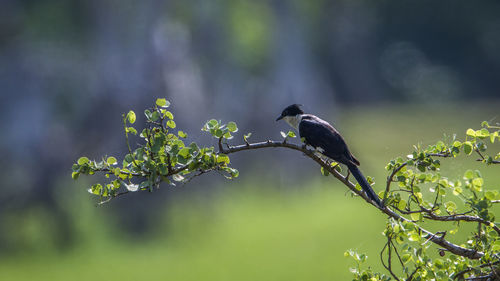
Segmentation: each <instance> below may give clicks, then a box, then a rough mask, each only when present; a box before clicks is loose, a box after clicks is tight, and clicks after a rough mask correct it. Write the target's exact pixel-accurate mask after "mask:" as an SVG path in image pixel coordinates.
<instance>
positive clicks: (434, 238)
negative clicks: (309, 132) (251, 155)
mask: <svg viewBox="0 0 500 281" xmlns="http://www.w3.org/2000/svg"><path fill="white" fill-rule="evenodd" d="M273 147H274V148H276V147H283V148H289V149H293V150H297V151H300V152H302V153H304V155H306V156H307V157H309V158H311V159H312V160H314V161H315V162H316V163H318V164H319V165H320V166H321V167H323V169H325V170H327V171H328V172H329V173H330V174H332V175H333V176H334V177H335V178H337V179H338V180H339V181H340V182H342V183H343V184H344V185H345V186H347V188H349V189H350V190H351V191H352V192H354V193H356V194H357V195H359V196H360V197H361V198H363V199H364V200H365V201H366V202H368V203H369V204H372V205H373V206H375V207H376V208H377V209H379V208H378V206H376V205H375V204H374V203H373V202H372V201H371V200H370V199H369V198H368V197H367V196H366V195H365V193H364V192H363V191H361V190H358V189H357V188H356V185H355V184H354V183H352V182H350V181H349V180H348V179H347V178H346V177H344V176H343V175H342V174H341V173H339V172H338V171H337V170H335V169H334V167H332V166H331V165H328V164H327V163H326V162H324V161H323V160H322V159H321V158H320V157H318V156H317V155H315V154H314V152H315V151H314V150H310V149H307V147H306V146H299V145H296V144H293V143H288V142H278V141H271V140H268V141H264V142H258V143H247V144H243V145H237V146H228V148H226V149H224V148H222V149H221V153H224V154H231V153H235V152H239V151H244V150H255V149H263V148H273ZM219 148H221V147H219ZM379 210H381V211H382V212H383V213H385V214H386V215H388V216H389V217H392V218H394V219H396V220H399V221H405V222H411V223H414V222H412V221H411V220H409V219H407V218H405V217H403V216H401V215H399V214H397V213H395V212H394V211H393V210H391V209H390V208H389V207H388V206H384V207H383V208H382V209H379ZM415 226H416V227H417V228H418V230H419V231H420V233H423V234H424V236H423V238H424V239H427V240H429V241H431V242H432V243H434V244H437V245H439V246H441V247H442V248H444V249H446V250H447V251H449V252H450V253H453V254H456V255H459V256H463V257H467V258H470V259H479V258H481V257H482V256H484V253H482V252H479V251H476V250H472V249H468V248H464V247H461V246H459V245H456V244H453V243H451V242H449V241H447V240H446V239H444V237H443V236H438V235H436V234H434V233H432V232H430V231H428V230H426V229H424V228H422V227H420V226H419V225H417V224H415Z"/></svg>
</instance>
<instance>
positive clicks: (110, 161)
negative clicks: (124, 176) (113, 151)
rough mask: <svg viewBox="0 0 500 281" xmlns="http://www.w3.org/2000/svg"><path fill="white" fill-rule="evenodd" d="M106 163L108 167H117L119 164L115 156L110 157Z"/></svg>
mask: <svg viewBox="0 0 500 281" xmlns="http://www.w3.org/2000/svg"><path fill="white" fill-rule="evenodd" d="M106 162H107V163H108V165H115V164H116V163H117V161H116V158H115V157H113V156H111V157H108V159H107V160H106Z"/></svg>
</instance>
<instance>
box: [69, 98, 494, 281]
mask: <svg viewBox="0 0 500 281" xmlns="http://www.w3.org/2000/svg"><path fill="white" fill-rule="evenodd" d="M168 107H169V102H168V101H166V100H165V99H158V100H157V101H156V104H155V105H154V106H153V107H152V108H150V109H146V110H145V111H144V113H145V116H146V124H147V128H144V129H143V130H142V131H141V133H140V134H139V137H140V138H141V139H142V141H143V143H142V144H139V145H138V147H137V148H136V149H135V150H133V151H132V149H131V147H130V144H129V134H133V135H136V134H137V130H136V129H135V128H134V127H132V125H133V124H134V123H135V121H136V115H135V113H134V112H133V111H130V112H129V113H127V114H124V115H123V126H124V131H125V137H126V141H127V147H128V150H129V153H128V154H127V155H125V157H124V159H123V161H122V165H121V167H118V160H117V159H116V158H115V157H105V158H103V159H102V160H101V161H100V162H97V161H91V160H89V159H88V158H87V157H81V158H80V159H78V160H77V163H76V164H74V165H73V174H72V177H73V178H74V179H77V178H78V177H79V175H80V174H88V175H93V174H96V173H97V172H101V173H104V175H105V176H106V177H107V178H111V179H110V181H109V182H108V183H107V184H104V185H103V184H101V183H97V184H94V185H92V187H91V188H90V190H89V191H90V192H91V193H92V194H95V195H97V196H99V197H100V198H101V200H102V201H101V202H107V201H109V200H110V199H112V198H114V197H116V196H118V195H121V194H125V193H128V192H133V191H141V190H148V191H153V190H154V188H159V186H160V183H162V182H167V183H169V184H174V183H175V182H180V183H185V182H187V181H189V180H190V179H192V178H193V177H196V176H199V175H201V174H204V173H207V172H210V171H217V172H220V173H222V174H223V175H224V176H226V177H227V178H234V177H237V176H238V171H237V170H236V169H234V168H231V167H230V166H229V164H230V159H229V156H228V155H229V154H231V153H236V152H239V151H243V150H251V149H261V148H270V147H283V148H289V149H294V150H298V151H301V152H303V153H304V154H305V155H306V156H308V157H310V158H311V159H313V160H314V161H316V162H317V163H318V164H319V165H320V166H321V172H322V173H323V175H325V176H328V175H333V176H334V177H336V178H337V179H339V180H340V181H341V182H342V183H343V184H345V185H346V186H347V187H348V188H349V189H350V190H351V191H352V192H353V193H355V194H357V195H359V196H361V197H362V198H363V199H364V200H366V201H367V202H369V203H372V202H371V201H370V200H369V199H368V198H367V197H366V195H365V194H364V193H363V192H362V191H360V190H359V188H357V187H356V185H355V184H353V183H351V182H350V181H349V179H348V175H346V176H343V175H342V174H341V169H339V166H338V164H336V163H331V162H329V161H328V160H327V159H323V158H322V157H321V155H318V154H317V151H315V150H310V149H308V148H307V147H306V146H305V145H296V144H292V143H289V142H288V141H289V139H291V138H295V137H296V136H295V134H294V133H293V132H288V133H284V132H281V135H282V137H283V140H282V141H279V142H278V141H266V142H259V143H249V142H248V139H249V137H250V135H251V134H246V135H244V136H243V141H244V144H242V145H238V146H231V145H229V143H228V140H230V139H232V138H233V134H234V133H236V132H237V131H238V128H237V125H236V123H234V122H229V123H227V124H223V123H222V122H221V121H218V120H215V119H212V120H209V121H208V122H206V124H205V125H204V126H203V128H202V131H205V132H208V133H210V134H211V135H212V136H213V137H215V138H216V139H218V150H216V148H214V147H203V146H199V145H198V144H196V143H191V144H190V145H188V146H186V145H185V144H184V142H183V140H182V139H184V138H186V137H187V134H186V133H184V132H183V131H180V130H178V131H177V134H174V133H172V131H173V129H175V128H176V124H175V122H174V120H173V114H172V113H171V112H170V111H168V110H167V108H168ZM499 135H500V127H498V126H492V125H490V124H488V123H487V122H483V124H482V128H481V129H479V130H474V129H468V130H467V132H466V136H465V139H463V140H460V139H458V138H457V137H456V135H454V136H453V137H451V138H447V139H445V140H442V141H438V142H437V143H436V144H434V145H430V146H428V147H426V148H423V147H422V146H420V145H419V146H415V147H414V151H413V152H412V153H411V154H409V155H407V156H406V158H403V157H398V158H396V159H394V160H392V161H390V162H389V163H388V164H387V166H386V169H387V171H388V172H389V176H388V177H387V181H386V188H385V191H382V192H380V194H379V195H380V196H381V197H382V198H383V202H384V205H385V206H384V208H381V209H380V210H381V211H382V212H383V213H385V214H386V215H388V216H389V218H388V220H387V224H386V227H385V230H384V231H383V235H384V236H385V237H386V241H387V242H386V244H385V245H384V246H383V247H382V250H381V252H380V258H381V262H382V265H383V266H384V268H385V269H386V270H387V272H388V273H389V274H382V273H378V272H374V271H373V270H372V269H370V268H368V269H364V268H363V267H362V265H363V263H364V262H365V261H366V259H367V256H366V255H365V254H358V253H356V252H354V251H352V250H350V251H347V252H346V253H345V256H347V257H352V258H354V260H355V261H356V267H354V268H352V269H351V272H352V273H353V274H354V280H391V278H394V279H395V280H448V279H457V280H463V279H465V278H467V279H474V278H476V277H477V278H483V279H486V278H488V277H491V278H495V277H496V276H497V275H496V274H499V273H498V271H499V270H498V265H499V264H500V256H499V254H498V252H499V251H500V228H499V227H498V225H497V224H498V223H496V222H495V214H494V212H493V211H492V207H493V205H494V204H497V203H500V193H499V192H498V191H497V190H491V187H490V188H489V189H487V188H486V187H487V186H488V185H490V184H491V183H487V182H486V181H485V179H484V178H483V177H482V174H481V172H480V171H479V170H467V171H466V172H465V173H464V175H463V177H462V178H450V177H447V176H445V175H443V174H441V170H440V169H441V165H442V164H444V163H445V162H444V161H443V162H442V161H441V159H445V158H448V159H450V160H451V161H453V160H454V159H457V157H461V155H464V156H465V157H471V155H473V154H474V155H477V156H478V157H479V159H474V161H476V160H477V161H479V162H482V163H485V164H486V165H492V164H500V153H497V154H488V153H487V148H488V144H493V143H495V141H500V136H499ZM200 147H201V148H200ZM451 161H450V162H451ZM371 181H372V180H371V179H370V182H371ZM121 189H125V190H122V191H120V190H121ZM427 191H428V192H427ZM429 221H438V222H440V224H439V227H440V229H441V231H438V232H436V233H433V232H430V231H428V230H426V229H424V225H425V224H427V223H428V222H429ZM469 224H473V225H474V227H473V231H472V233H470V235H469V237H468V239H467V240H466V241H465V242H462V243H461V244H453V243H452V242H450V241H449V240H448V238H449V237H450V236H452V235H454V234H456V233H457V232H458V231H467V230H469V229H470V228H467V225H469ZM463 229H466V230H463ZM433 245H435V246H438V248H435V247H433ZM438 254H439V256H438Z"/></svg>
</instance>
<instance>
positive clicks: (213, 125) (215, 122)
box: [207, 119, 219, 129]
mask: <svg viewBox="0 0 500 281" xmlns="http://www.w3.org/2000/svg"><path fill="white" fill-rule="evenodd" d="M218 124H219V122H218V121H217V120H215V119H212V120H210V121H208V123H207V125H208V128H210V129H211V128H215V126H217V125H218Z"/></svg>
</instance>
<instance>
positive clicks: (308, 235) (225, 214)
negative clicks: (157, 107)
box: [0, 0, 500, 280]
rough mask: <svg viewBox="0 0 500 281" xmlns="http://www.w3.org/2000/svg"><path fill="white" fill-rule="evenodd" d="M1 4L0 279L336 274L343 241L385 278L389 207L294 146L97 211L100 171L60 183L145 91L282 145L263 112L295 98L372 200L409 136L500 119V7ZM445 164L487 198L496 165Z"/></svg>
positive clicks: (341, 272)
mask: <svg viewBox="0 0 500 281" xmlns="http://www.w3.org/2000/svg"><path fill="white" fill-rule="evenodd" d="M0 5H1V9H0V117H1V120H2V122H0V130H1V132H2V134H1V136H2V137H1V138H0V144H1V145H0V153H1V155H2V157H1V160H0V178H1V184H0V185H1V193H0V280H32V279H33V278H36V279H37V280H67V279H68V278H71V279H72V280H88V279H94V280H104V279H105V280H115V279H116V280H154V279H160V278H161V279H162V280H348V279H349V277H350V273H349V271H348V267H349V266H352V263H351V261H350V260H346V259H345V258H344V257H343V253H344V251H345V250H347V249H355V250H359V251H360V252H365V253H367V254H368V256H369V259H368V265H369V266H371V267H372V268H374V269H380V265H379V257H378V254H379V251H380V250H381V248H382V247H383V243H384V242H383V240H384V239H383V236H382V235H381V232H382V231H383V229H384V226H385V217H384V216H382V215H381V214H380V213H379V212H377V211H376V210H375V209H374V208H371V207H369V206H368V205H367V204H364V203H363V202H361V200H359V199H356V198H353V197H351V196H350V195H349V193H347V190H346V188H345V187H343V186H342V185H340V184H339V183H338V182H337V181H336V180H335V179H333V178H331V177H322V176H321V174H320V171H319V168H318V166H317V165H316V164H315V163H313V162H312V161H310V160H308V159H306V158H305V157H304V156H302V155H301V154H299V153H297V152H293V151H283V150H279V149H273V150H267V151H263V150H262V151H253V152H242V153H239V154H236V155H234V156H232V158H231V159H232V165H233V166H234V167H236V168H238V169H239V170H240V177H239V178H238V179H236V180H233V181H227V180H224V179H222V178H221V177H220V176H217V175H210V176H205V177H200V178H197V179H196V180H193V181H191V182H190V183H189V184H187V185H184V186H177V187H171V186H164V187H163V188H162V189H161V190H159V191H156V192H154V193H140V194H132V195H130V196H124V197H121V198H119V199H116V200H113V201H111V202H110V203H108V204H106V205H104V206H96V203H97V201H96V200H95V198H92V197H91V196H90V194H88V193H87V191H86V190H87V188H88V187H89V186H90V184H92V183H93V182H94V181H96V180H99V179H98V178H88V177H87V178H81V179H80V180H78V181H76V182H75V181H72V180H71V165H72V163H74V161H75V160H76V159H78V157H80V156H87V157H89V158H94V159H100V158H101V157H102V156H104V155H106V154H107V155H109V156H116V157H117V158H118V159H119V161H120V159H121V157H122V155H124V153H125V151H126V145H125V140H124V135H123V132H122V129H123V128H122V124H121V114H122V113H124V112H127V111H128V110H129V109H132V110H135V111H136V112H142V110H144V109H145V108H146V107H147V106H150V105H152V104H153V102H154V101H155V99H156V98H158V97H166V98H167V99H168V100H170V101H171V102H172V106H171V110H172V112H173V113H174V114H175V117H176V122H177V126H178V128H182V130H183V131H185V132H187V133H188V135H189V137H188V142H189V141H196V142H199V143H202V144H207V145H214V144H215V143H214V142H213V140H212V139H210V138H209V137H207V136H206V135H204V134H202V132H201V131H200V129H201V127H202V125H203V124H204V122H205V121H207V120H209V119H211V118H216V119H221V120H223V121H224V122H227V121H235V122H237V124H238V125H239V128H240V135H238V136H237V137H236V138H235V139H234V143H235V144H237V143H241V142H242V137H241V136H242V135H243V133H247V132H252V133H253V135H252V137H251V138H250V140H253V141H259V140H266V139H279V138H280V134H279V132H280V130H284V131H286V130H288V128H287V127H286V125H285V124H284V123H276V122H274V119H275V118H276V117H277V116H278V115H279V114H280V112H281V110H282V109H283V108H284V107H285V106H287V105H289V104H292V103H300V104H303V105H304V109H305V110H306V111H308V112H312V113H315V114H316V115H319V116H320V117H323V118H324V119H326V120H329V121H331V122H332V123H333V124H334V125H335V126H336V127H337V128H338V129H339V130H340V131H341V132H342V134H343V135H344V137H345V138H346V140H347V142H348V143H349V145H350V147H351V150H352V151H353V152H354V154H355V155H356V156H357V158H358V159H359V160H360V161H361V163H362V166H361V168H362V170H363V172H364V173H365V175H370V176H372V177H374V178H375V181H376V182H377V183H376V185H375V186H374V189H375V190H376V191H380V190H382V189H383V187H384V184H383V182H384V179H385V177H386V176H387V175H386V172H385V170H384V167H385V164H386V163H387V162H388V161H389V160H390V159H392V158H396V157H398V156H403V155H406V154H408V152H410V151H411V150H412V145H413V144H418V143H420V144H423V145H427V144H431V143H433V142H436V141H437V140H439V139H441V138H442V137H443V135H448V136H449V135H451V134H453V133H458V134H459V136H463V134H464V132H465V130H466V129H467V128H469V127H473V128H477V127H479V125H480V122H481V121H483V120H488V121H492V122H500V119H499V118H500V117H499V116H498V115H499V113H500V110H499V108H500V52H499V50H500V18H499V17H498V15H499V14H500V2H498V1H493V0H491V1H481V2H480V3H479V2H471V1H438V2H437V1H348V0H338V1H326V0H308V1H305V0H295V1H293V0H290V1H281V0H270V1H260V0H253V1H252V0H216V1H203V0H193V1H186V0H164V1H153V0H151V1H132V0H121V1H117V0H71V1H64V0H1V1H0ZM138 117H139V118H138V123H137V124H141V122H143V121H144V118H142V114H138ZM139 126H140V125H139ZM135 141H138V140H135ZM492 149H494V150H495V149H496V150H495V151H498V150H499V147H498V145H497V146H494V147H493V148H492ZM446 163H450V162H447V161H444V164H445V165H443V166H445V167H444V171H443V173H444V172H447V173H449V175H450V176H460V175H461V174H463V172H464V171H465V170H466V169H469V168H481V170H482V171H483V176H484V177H486V184H487V185H488V188H498V189H500V184H499V182H500V175H499V174H500V173H499V172H498V167H497V168H496V170H495V167H484V166H482V165H478V164H476V163H474V161H471V160H470V159H469V160H467V159H460V160H459V161H455V162H452V164H453V165H451V166H446ZM338 214H342V216H339V215H338ZM450 227H451V226H450ZM441 230H442V229H441ZM466 234H467V233H465V234H464V235H466ZM460 237H461V236H459V235H458V236H457V237H456V241H455V242H458V243H461V242H463V241H461V239H460Z"/></svg>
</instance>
